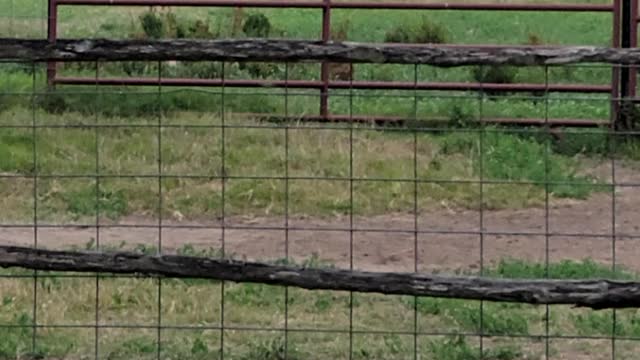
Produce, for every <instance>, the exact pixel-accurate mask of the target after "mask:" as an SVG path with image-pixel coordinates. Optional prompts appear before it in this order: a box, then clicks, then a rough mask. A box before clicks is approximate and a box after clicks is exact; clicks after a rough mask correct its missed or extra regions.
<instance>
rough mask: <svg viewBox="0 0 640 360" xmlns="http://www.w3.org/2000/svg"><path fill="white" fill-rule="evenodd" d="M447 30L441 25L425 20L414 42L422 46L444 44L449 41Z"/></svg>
mask: <svg viewBox="0 0 640 360" xmlns="http://www.w3.org/2000/svg"><path fill="white" fill-rule="evenodd" d="M448 38H449V34H448V32H447V29H446V28H445V27H444V26H442V25H441V24H439V23H437V22H434V21H431V20H429V19H428V18H423V19H422V22H421V23H420V25H419V26H418V27H417V28H416V30H415V38H414V41H415V42H416V43H420V44H444V43H446V42H447V41H448Z"/></svg>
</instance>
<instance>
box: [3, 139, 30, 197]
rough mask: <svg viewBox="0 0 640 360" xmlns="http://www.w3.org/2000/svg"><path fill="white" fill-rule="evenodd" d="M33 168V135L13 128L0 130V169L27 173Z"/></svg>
mask: <svg viewBox="0 0 640 360" xmlns="http://www.w3.org/2000/svg"><path fill="white" fill-rule="evenodd" d="M33 170H34V161H33V137H32V136H31V135H30V134H27V133H21V132H18V131H16V130H14V129H6V130H4V131H0V171H4V172H17V173H21V174H29V173H32V172H33ZM5 184H6V183H5ZM1 186H2V185H0V187H1Z"/></svg>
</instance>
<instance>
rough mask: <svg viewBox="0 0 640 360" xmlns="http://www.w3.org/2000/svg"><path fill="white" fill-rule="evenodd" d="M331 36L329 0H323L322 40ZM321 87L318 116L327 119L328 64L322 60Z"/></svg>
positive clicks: (327, 39) (326, 39)
mask: <svg viewBox="0 0 640 360" xmlns="http://www.w3.org/2000/svg"><path fill="white" fill-rule="evenodd" d="M330 38H331V0H324V7H323V8H322V42H323V43H325V44H326V43H327V42H328V41H329V40H330ZM320 79H321V81H322V89H321V90H320V117H321V118H322V119H323V120H325V121H326V120H328V119H329V64H328V63H327V62H326V61H324V60H323V61H322V65H321V68H320Z"/></svg>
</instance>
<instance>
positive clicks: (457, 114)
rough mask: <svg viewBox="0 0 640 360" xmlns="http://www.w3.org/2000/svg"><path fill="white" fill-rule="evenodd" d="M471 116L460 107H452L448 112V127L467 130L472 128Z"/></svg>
mask: <svg viewBox="0 0 640 360" xmlns="http://www.w3.org/2000/svg"><path fill="white" fill-rule="evenodd" d="M474 125H475V124H474V121H473V114H470V113H469V112H467V111H465V110H464V109H463V108H462V107H461V106H460V105H457V104H456V105H453V106H452V107H451V110H450V112H449V127H452V128H469V127H473V126H474Z"/></svg>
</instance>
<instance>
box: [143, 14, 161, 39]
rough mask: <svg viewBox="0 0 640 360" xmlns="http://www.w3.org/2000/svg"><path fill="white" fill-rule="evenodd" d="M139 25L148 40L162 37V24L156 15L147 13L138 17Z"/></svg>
mask: <svg viewBox="0 0 640 360" xmlns="http://www.w3.org/2000/svg"><path fill="white" fill-rule="evenodd" d="M139 19H140V25H141V26H142V31H144V34H145V35H146V36H147V37H148V38H150V39H159V38H161V37H163V36H164V31H165V29H164V23H163V21H162V19H161V18H160V17H158V16H157V15H156V14H154V13H152V12H150V11H147V12H145V13H144V14H142V15H140V17H139Z"/></svg>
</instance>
